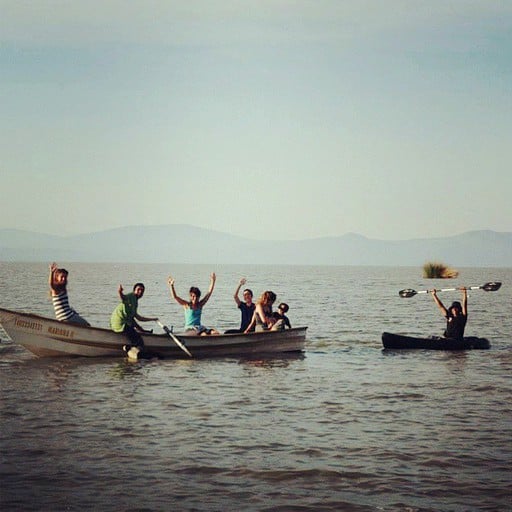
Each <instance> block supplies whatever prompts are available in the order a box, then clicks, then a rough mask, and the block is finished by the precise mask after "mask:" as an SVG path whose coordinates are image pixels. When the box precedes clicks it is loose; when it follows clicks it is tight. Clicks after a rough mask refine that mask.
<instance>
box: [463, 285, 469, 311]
mask: <svg viewBox="0 0 512 512" xmlns="http://www.w3.org/2000/svg"><path fill="white" fill-rule="evenodd" d="M462 314H463V315H464V316H468V290H467V288H462Z"/></svg>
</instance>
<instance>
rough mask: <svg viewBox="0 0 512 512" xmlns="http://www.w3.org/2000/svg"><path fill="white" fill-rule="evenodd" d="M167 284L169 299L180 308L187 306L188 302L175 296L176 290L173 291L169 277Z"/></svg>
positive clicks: (171, 279)
mask: <svg viewBox="0 0 512 512" xmlns="http://www.w3.org/2000/svg"><path fill="white" fill-rule="evenodd" d="M167 284H168V285H169V291H170V292H171V297H172V298H173V299H174V300H175V301H176V302H177V303H178V304H181V305H182V306H188V302H187V301H186V300H185V299H182V298H181V297H178V295H177V294H176V290H175V289H174V279H173V278H172V277H171V276H169V278H168V279H167Z"/></svg>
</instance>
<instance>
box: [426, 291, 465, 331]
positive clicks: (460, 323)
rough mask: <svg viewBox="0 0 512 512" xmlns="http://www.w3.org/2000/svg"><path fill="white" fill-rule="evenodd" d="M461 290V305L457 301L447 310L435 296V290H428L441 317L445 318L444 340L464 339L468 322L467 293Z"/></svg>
mask: <svg viewBox="0 0 512 512" xmlns="http://www.w3.org/2000/svg"><path fill="white" fill-rule="evenodd" d="M461 290H462V304H461V303H460V302H459V301H455V302H453V303H452V305H451V306H450V307H449V308H448V309H447V308H446V307H445V306H444V304H443V303H442V302H441V300H440V299H439V297H438V296H437V293H436V290H435V289H434V290H430V293H431V294H432V298H433V299H434V302H435V303H436V304H437V306H438V307H439V309H440V310H441V313H442V315H443V316H444V317H445V318H446V329H445V331H444V337H445V338H453V339H456V340H461V339H462V338H464V329H465V327H466V323H467V321H468V291H467V289H466V288H461Z"/></svg>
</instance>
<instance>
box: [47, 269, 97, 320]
mask: <svg viewBox="0 0 512 512" xmlns="http://www.w3.org/2000/svg"><path fill="white" fill-rule="evenodd" d="M68 274H69V273H68V271H67V270H66V269H65V268H58V267H57V263H55V262H53V263H52V264H51V265H50V275H49V277H48V284H49V286H50V295H51V297H52V302H53V309H54V310H55V318H56V319H57V320H58V321H59V322H69V323H72V324H79V325H85V326H90V325H91V324H90V323H89V322H88V321H87V320H85V318H82V317H81V316H80V315H79V314H78V313H77V312H76V311H75V310H74V309H73V308H72V307H71V306H70V305H69V299H68V291H67V284H68Z"/></svg>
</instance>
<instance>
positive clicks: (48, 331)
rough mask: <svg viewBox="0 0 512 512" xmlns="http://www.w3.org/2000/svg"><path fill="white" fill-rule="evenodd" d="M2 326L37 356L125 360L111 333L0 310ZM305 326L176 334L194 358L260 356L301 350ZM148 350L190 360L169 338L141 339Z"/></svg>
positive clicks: (123, 341)
mask: <svg viewBox="0 0 512 512" xmlns="http://www.w3.org/2000/svg"><path fill="white" fill-rule="evenodd" d="M0 324H1V325H2V326H3V328H4V329H5V331H6V332H7V334H8V335H9V336H10V338H11V339H12V340H13V341H14V342H16V343H18V344H20V345H22V346H23V347H25V348H26V349H27V350H29V351H30V352H32V353H33V354H35V355H36V356H39V357H55V356H87V357H108V356H120V355H124V352H123V348H122V347H123V345H124V344H126V343H127V341H126V338H125V337H124V336H123V335H121V334H117V333H115V332H113V331H111V330H110V329H102V328H99V327H84V326H81V325H76V324H70V323H64V322H58V321H57V320H54V319H52V318H46V317H43V316H39V315H35V314H31V313H22V312H18V311H11V310H9V309H3V308H0ZM306 329H307V327H295V328H292V329H286V330H284V331H267V332H262V333H256V332H254V333H249V334H221V335H212V336H196V335H190V334H188V335H187V334H179V333H174V336H176V338H177V339H178V340H179V341H180V342H181V343H182V344H184V345H185V347H186V348H187V349H188V350H189V351H190V353H191V354H192V357H194V358H204V357H225V356H255V357H256V356H259V355H266V354H269V355H270V354H279V353H284V352H300V351H302V350H303V349H304V345H305V341H306ZM143 338H144V344H145V346H146V349H147V350H148V351H149V352H150V353H152V354H154V355H156V356H159V357H163V358H168V357H169V358H187V359H188V358H189V356H188V355H187V354H186V353H185V352H184V351H183V350H182V349H181V348H179V346H178V345H177V344H176V343H175V342H174V341H173V339H172V338H171V337H170V336H169V335H168V334H143Z"/></svg>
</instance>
